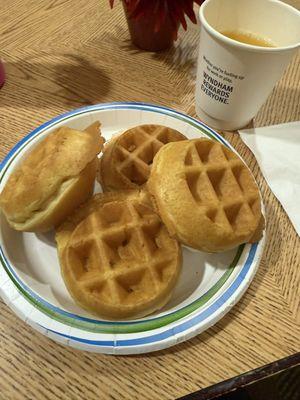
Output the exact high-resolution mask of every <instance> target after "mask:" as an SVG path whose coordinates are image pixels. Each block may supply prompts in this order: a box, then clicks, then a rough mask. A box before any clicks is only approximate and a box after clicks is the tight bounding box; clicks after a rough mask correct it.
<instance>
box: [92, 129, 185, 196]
mask: <svg viewBox="0 0 300 400" xmlns="http://www.w3.org/2000/svg"><path fill="white" fill-rule="evenodd" d="M185 139H186V137H185V136H184V135H182V134H181V133H180V132H178V131H176V130H175V129H172V128H167V127H166V126H161V125H140V126H137V127H135V128H131V129H129V130H127V131H126V132H124V133H122V134H121V135H118V136H116V137H115V138H113V139H112V140H111V141H110V142H109V143H108V144H107V145H106V146H105V148H104V151H103V155H102V157H101V160H100V172H99V175H98V180H99V182H100V183H101V185H102V187H103V190H104V191H108V190H118V189H137V188H139V186H141V185H143V184H144V183H145V182H146V181H147V179H148V177H149V175H150V170H151V165H152V162H153V158H154V156H155V154H156V153H157V152H158V150H159V149H160V148H161V147H162V146H164V145H165V144H166V143H169V142H175V141H179V140H185Z"/></svg>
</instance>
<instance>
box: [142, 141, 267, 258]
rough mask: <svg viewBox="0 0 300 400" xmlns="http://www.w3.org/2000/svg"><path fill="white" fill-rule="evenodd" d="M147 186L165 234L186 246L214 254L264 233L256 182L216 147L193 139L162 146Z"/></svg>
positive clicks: (232, 157)
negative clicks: (164, 227) (166, 229)
mask: <svg viewBox="0 0 300 400" xmlns="http://www.w3.org/2000/svg"><path fill="white" fill-rule="evenodd" d="M147 187H148V189H149V191H150V193H151V194H152V195H153V197H154V201H155V204H156V206H157V210H158V212H159V214H160V216H161V218H162V220H163V222H164V223H165V224H166V226H167V228H168V230H169V232H170V233H171V234H172V235H174V236H175V237H176V238H177V239H178V240H179V241H181V242H182V243H184V244H186V245H187V246H190V247H193V248H196V249H199V250H203V251H208V252H218V251H223V250H226V249H229V248H232V247H235V246H237V245H239V244H241V243H245V242H252V241H257V240H258V239H259V238H260V237H261V235H262V229H263V226H264V219H263V216H262V213H261V202H260V195H259V190H258V187H257V185H256V183H255V180H254V178H253V176H252V175H251V173H250V171H249V169H248V168H247V167H246V165H245V164H244V163H243V162H242V161H241V159H240V158H239V157H238V156H237V155H236V154H235V153H234V152H233V151H231V150H229V149H228V148H226V147H224V146H223V145H221V144H220V143H217V142H214V141H212V140H209V139H196V140H188V141H182V142H177V143H170V144H168V145H166V146H164V147H163V149H161V150H160V152H159V153H158V154H157V156H156V157H155V159H154V162H153V166H152V170H151V176H150V178H149V180H148V184H147Z"/></svg>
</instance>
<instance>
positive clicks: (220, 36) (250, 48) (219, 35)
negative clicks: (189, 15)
mask: <svg viewBox="0 0 300 400" xmlns="http://www.w3.org/2000/svg"><path fill="white" fill-rule="evenodd" d="M210 1H211V0H205V1H204V3H202V4H201V6H200V9H199V18H200V22H201V24H202V26H203V27H204V28H205V29H206V31H207V32H208V33H209V34H210V35H211V36H213V37H215V38H216V39H218V40H220V41H221V42H224V43H225V44H227V45H229V46H232V47H237V48H240V49H241V50H248V51H254V52H259V53H278V52H283V51H288V50H293V49H297V48H298V47H300V41H298V42H296V43H295V44H291V45H289V46H280V47H262V46H255V45H252V44H247V43H242V42H238V41H237V40H234V39H230V38H229V37H227V36H225V35H223V34H222V33H220V32H218V31H217V30H216V29H215V28H213V27H212V26H211V25H210V24H209V23H208V22H207V20H206V18H205V16H204V11H205V8H206V7H207V5H208V4H209V3H210ZM267 1H269V2H272V3H278V5H279V6H281V7H286V8H288V9H289V10H290V11H292V12H294V13H296V14H298V16H299V23H300V11H299V10H297V9H296V8H295V7H292V6H290V5H289V4H286V3H283V2H282V1H280V0H267Z"/></svg>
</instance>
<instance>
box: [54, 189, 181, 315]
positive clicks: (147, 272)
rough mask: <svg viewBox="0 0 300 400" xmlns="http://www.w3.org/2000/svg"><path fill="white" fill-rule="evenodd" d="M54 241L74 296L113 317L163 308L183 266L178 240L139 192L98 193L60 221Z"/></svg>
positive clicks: (85, 304) (65, 276)
mask: <svg viewBox="0 0 300 400" xmlns="http://www.w3.org/2000/svg"><path fill="white" fill-rule="evenodd" d="M56 241H57V244H58V251H59V257H60V262H61V268H62V275H63V278H64V281H65V284H66V286H67V288H68V290H69V292H70V293H71V295H72V296H73V298H74V299H75V300H76V302H78V304H79V305H81V306H82V307H83V308H85V309H87V310H89V311H91V312H93V313H96V314H97V315H99V316H102V317H106V318H109V319H117V318H128V317H141V316H144V315H146V314H149V313H151V312H153V311H154V310H156V309H159V308H161V307H163V306H164V305H165V304H166V302H167V301H168V300H169V298H170V296H171V293H172V290H173V288H174V286H175V284H176V282H177V278H178V275H179V272H180V268H181V250H180V246H179V244H178V242H177V241H176V240H175V239H172V238H171V237H170V236H169V234H168V231H167V229H166V227H165V226H164V225H163V224H162V222H161V220H160V218H159V217H158V215H157V214H156V213H155V212H154V211H153V209H152V208H151V205H150V202H149V199H148V198H147V195H146V194H145V193H143V192H139V191H123V192H112V193H104V194H99V195H96V196H94V198H93V199H92V200H90V201H89V202H88V203H87V204H85V205H84V206H82V207H81V208H79V209H78V210H77V211H76V212H75V213H74V214H73V215H72V216H71V217H70V218H69V219H68V220H67V221H66V222H65V223H64V224H62V226H61V227H60V228H59V229H58V230H57V234H56Z"/></svg>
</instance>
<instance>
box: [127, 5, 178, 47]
mask: <svg viewBox="0 0 300 400" xmlns="http://www.w3.org/2000/svg"><path fill="white" fill-rule="evenodd" d="M123 7H124V11H125V15H126V19H127V23H128V28H129V32H130V36H131V41H132V43H133V44H134V45H135V46H137V47H139V48H140V49H142V50H147V51H160V50H165V49H167V48H169V47H171V46H172V44H173V42H174V30H173V29H172V25H171V22H170V20H169V18H166V19H165V21H164V22H163V24H162V26H161V27H160V29H159V30H158V31H157V32H155V22H156V19H155V16H152V15H151V16H147V17H146V18H145V17H140V18H139V19H138V20H136V19H133V18H130V17H129V15H128V11H127V7H126V5H125V4H124V2H123Z"/></svg>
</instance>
